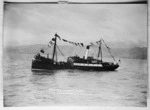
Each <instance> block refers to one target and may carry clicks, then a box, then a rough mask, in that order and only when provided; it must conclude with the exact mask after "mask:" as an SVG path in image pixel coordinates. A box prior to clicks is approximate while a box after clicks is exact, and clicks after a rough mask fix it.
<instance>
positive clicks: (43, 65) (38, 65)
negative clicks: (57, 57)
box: [32, 60, 68, 70]
mask: <svg viewBox="0 0 150 110" xmlns="http://www.w3.org/2000/svg"><path fill="white" fill-rule="evenodd" d="M59 69H68V65H67V63H64V62H63V63H55V62H51V61H49V62H48V61H47V62H46V61H40V60H32V70H59Z"/></svg>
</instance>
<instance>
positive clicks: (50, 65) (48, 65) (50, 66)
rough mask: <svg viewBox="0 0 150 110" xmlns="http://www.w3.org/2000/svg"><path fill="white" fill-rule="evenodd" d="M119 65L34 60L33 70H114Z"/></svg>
mask: <svg viewBox="0 0 150 110" xmlns="http://www.w3.org/2000/svg"><path fill="white" fill-rule="evenodd" d="M118 67H119V65H111V66H110V65H109V66H108V65H107V66H105V65H102V64H83V63H73V64H71V63H65V62H63V63H60V62H59V63H54V62H53V61H51V60H49V61H41V60H35V59H33V60H32V70H33V71H40V70H61V69H78V70H85V71H90V70H93V71H114V70H115V69H117V68H118Z"/></svg>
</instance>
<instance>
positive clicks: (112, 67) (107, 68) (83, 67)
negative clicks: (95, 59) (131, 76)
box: [70, 63, 119, 71]
mask: <svg viewBox="0 0 150 110" xmlns="http://www.w3.org/2000/svg"><path fill="white" fill-rule="evenodd" d="M118 67H119V65H109V66H108V65H107V66H105V65H103V64H83V63H74V64H72V66H71V67H70V68H71V69H79V70H86V71H90V70H93V71H114V70H116V69H117V68H118Z"/></svg>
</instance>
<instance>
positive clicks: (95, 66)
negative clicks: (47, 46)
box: [31, 34, 119, 71]
mask: <svg viewBox="0 0 150 110" xmlns="http://www.w3.org/2000/svg"><path fill="white" fill-rule="evenodd" d="M57 38H60V36H59V35H57V34H55V37H54V38H53V41H54V43H53V53H52V54H53V55H52V58H49V56H47V57H43V56H41V55H40V53H38V54H37V55H35V56H34V57H33V59H32V67H31V68H32V70H60V69H79V70H93V71H114V70H116V69H117V68H118V67H119V62H118V63H115V58H114V57H113V56H112V55H111V52H110V50H109V47H108V46H107V45H106V43H105V42H104V40H103V39H100V41H99V46H98V55H97V58H93V57H91V56H88V52H89V49H90V47H91V46H92V45H87V46H86V52H85V55H84V56H83V58H81V57H79V56H77V55H76V56H69V57H68V58H67V60H66V61H59V62H58V61H57V51H56V48H58V49H59V47H58V45H57ZM102 42H103V43H104V44H105V46H106V47H107V49H108V51H109V53H110V55H111V56H112V58H113V59H114V62H105V61H103V57H102V48H101V47H102V46H101V45H102ZM82 45H83V44H82ZM59 50H60V49H59ZM60 51H61V50H60ZM41 52H42V53H44V50H41ZM61 53H62V52H61ZM62 55H63V54H62ZM99 57H100V58H99Z"/></svg>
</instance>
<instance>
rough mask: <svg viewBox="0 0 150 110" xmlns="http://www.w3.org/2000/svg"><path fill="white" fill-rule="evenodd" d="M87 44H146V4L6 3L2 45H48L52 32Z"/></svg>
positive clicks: (52, 35)
mask: <svg viewBox="0 0 150 110" xmlns="http://www.w3.org/2000/svg"><path fill="white" fill-rule="evenodd" d="M56 32H57V33H58V35H60V36H61V37H62V38H64V39H67V40H70V41H73V42H83V43H89V42H91V41H97V40H99V39H100V37H102V38H103V39H104V40H105V41H107V42H124V43H129V42H130V43H136V44H138V45H140V46H142V45H145V44H146V42H147V5H146V4H93V5H92V4H89V5H87V4H80V5H79V4H78V5H71V4H7V5H5V8H4V34H3V35H4V45H5V46H8V45H9V46H15V45H33V44H48V42H49V41H50V40H51V38H52V37H54V34H55V33H56Z"/></svg>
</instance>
